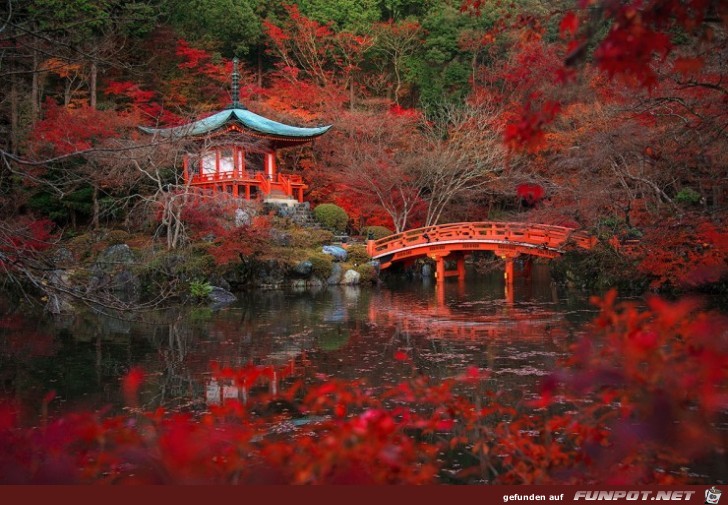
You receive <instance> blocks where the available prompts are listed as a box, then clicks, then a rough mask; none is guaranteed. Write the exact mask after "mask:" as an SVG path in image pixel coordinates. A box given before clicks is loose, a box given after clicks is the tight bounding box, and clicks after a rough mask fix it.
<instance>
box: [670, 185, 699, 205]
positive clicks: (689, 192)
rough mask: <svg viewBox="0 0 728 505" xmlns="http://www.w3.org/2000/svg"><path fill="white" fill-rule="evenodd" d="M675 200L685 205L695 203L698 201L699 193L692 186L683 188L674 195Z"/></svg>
mask: <svg viewBox="0 0 728 505" xmlns="http://www.w3.org/2000/svg"><path fill="white" fill-rule="evenodd" d="M675 201H676V202H677V203H684V204H687V205H696V204H698V203H700V193H698V192H697V191H695V190H694V189H692V188H683V189H681V190H680V191H679V192H678V193H677V195H675Z"/></svg>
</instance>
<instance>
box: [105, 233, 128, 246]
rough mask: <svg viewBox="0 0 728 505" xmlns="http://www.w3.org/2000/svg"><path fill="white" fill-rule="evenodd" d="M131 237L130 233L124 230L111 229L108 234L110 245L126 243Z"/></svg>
mask: <svg viewBox="0 0 728 505" xmlns="http://www.w3.org/2000/svg"><path fill="white" fill-rule="evenodd" d="M129 238H130V235H129V233H127V232H126V231H124V230H111V231H109V232H108V233H107V234H106V237H105V239H106V242H107V243H108V244H109V245H116V244H125V243H126V242H127V241H128V240H129Z"/></svg>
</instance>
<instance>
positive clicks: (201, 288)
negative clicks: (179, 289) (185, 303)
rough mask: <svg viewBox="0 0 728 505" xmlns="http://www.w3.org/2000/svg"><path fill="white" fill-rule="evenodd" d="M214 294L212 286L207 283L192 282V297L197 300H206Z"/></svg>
mask: <svg viewBox="0 0 728 505" xmlns="http://www.w3.org/2000/svg"><path fill="white" fill-rule="evenodd" d="M210 293H212V286H211V285H210V283H209V282H207V281H192V282H190V296H192V298H195V299H197V300H204V299H205V298H207V297H208V295H209V294H210Z"/></svg>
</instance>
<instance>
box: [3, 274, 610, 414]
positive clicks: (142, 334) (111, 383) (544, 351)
mask: <svg viewBox="0 0 728 505" xmlns="http://www.w3.org/2000/svg"><path fill="white" fill-rule="evenodd" d="M508 295H509V296H506V293H505V289H504V282H503V278H502V274H501V273H499V272H492V273H489V274H476V273H474V272H469V274H468V280H467V281H465V282H462V281H461V282H459V281H458V280H457V279H448V280H447V282H445V283H444V285H442V284H441V285H436V284H435V283H434V282H433V281H432V280H428V279H425V280H421V279H420V280H414V281H398V282H392V283H390V284H388V285H386V286H381V287H376V288H359V287H349V286H344V287H340V286H336V287H329V288H324V289H321V290H318V291H300V292H293V291H253V292H247V293H240V294H239V300H238V302H236V303H234V304H231V305H228V306H225V307H222V308H215V307H208V306H195V307H182V308H178V309H175V310H165V311H157V312H148V313H143V314H135V315H131V316H128V315H127V316H121V315H118V314H108V313H104V312H103V311H86V312H82V313H78V314H75V315H73V316H66V317H56V318H52V317H45V316H39V315H38V314H34V313H31V312H27V311H24V310H23V308H22V307H14V308H11V307H9V306H7V305H6V306H5V307H3V309H2V310H3V312H2V313H3V316H2V319H0V385H1V389H0V394H3V395H4V396H5V397H12V398H15V399H16V400H19V401H20V402H21V403H22V404H23V405H24V407H25V412H26V415H27V416H29V417H32V416H33V415H36V414H37V413H38V412H39V409H40V405H41V400H42V398H43V397H44V395H45V394H46V393H47V392H48V391H51V390H53V391H55V393H56V396H55V399H54V401H53V402H52V404H51V412H56V413H61V412H67V411H70V410H74V409H79V408H83V409H91V410H97V409H99V408H101V407H104V406H111V407H112V408H119V407H121V406H122V405H123V400H122V395H121V393H120V379H121V377H122V376H123V375H124V374H125V373H126V372H127V371H128V370H129V369H131V368H132V367H134V366H141V367H143V369H144V370H145V371H146V373H147V374H148V375H147V381H146V384H145V388H144V390H143V400H144V405H143V406H144V407H147V408H155V407H158V406H164V407H167V408H182V407H184V406H190V405H197V404H199V403H205V402H206V401H209V400H210V399H209V398H207V399H206V398H205V384H206V382H207V381H208V380H209V376H210V363H211V362H212V361H215V362H217V363H219V364H220V365H222V366H232V367H241V366H244V365H247V364H250V363H253V364H256V365H285V364H287V363H290V364H291V366H294V367H296V368H297V372H296V373H297V374H301V375H307V374H309V375H314V374H318V376H322V375H325V376H327V377H334V378H340V379H363V380H365V381H367V382H368V383H369V384H372V385H384V384H388V383H396V382H398V381H399V380H401V379H405V378H407V377H410V376H411V375H412V373H413V372H412V366H405V365H404V364H403V363H401V362H400V361H398V360H397V359H396V354H397V352H399V351H401V352H405V353H407V356H408V357H409V358H410V359H411V364H412V365H413V366H414V367H415V368H416V370H417V372H419V373H422V374H425V375H427V376H429V377H431V378H433V379H435V380H437V379H442V378H446V377H451V376H453V375H456V374H459V373H462V372H463V371H464V370H465V369H466V368H468V367H471V366H475V367H478V368H482V369H487V370H489V371H490V372H491V376H492V377H493V378H494V380H496V381H497V382H498V384H499V385H500V387H503V388H509V389H513V390H520V391H523V392H524V394H525V395H535V394H536V393H537V391H538V388H537V385H538V382H539V379H540V377H542V376H543V375H545V374H547V373H548V372H549V371H550V370H552V369H553V367H554V365H555V364H556V362H557V360H558V359H559V358H560V357H562V356H564V355H565V353H566V351H567V349H568V345H569V344H570V342H572V341H573V338H574V335H575V334H576V333H577V332H578V331H580V328H581V326H582V324H583V323H584V322H585V321H587V320H589V319H590V318H591V317H592V316H593V315H594V314H595V312H596V309H595V308H594V307H593V306H591V305H590V304H589V302H588V300H587V298H588V297H587V295H585V294H583V293H564V292H562V291H559V290H557V289H556V287H555V286H554V285H553V284H552V283H551V281H550V277H549V273H548V269H547V268H546V267H545V266H543V265H541V266H537V267H536V268H534V271H533V276H532V280H531V281H530V282H529V281H526V280H524V279H517V280H516V283H515V285H514V289H513V292H512V293H508Z"/></svg>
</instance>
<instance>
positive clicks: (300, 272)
mask: <svg viewBox="0 0 728 505" xmlns="http://www.w3.org/2000/svg"><path fill="white" fill-rule="evenodd" d="M311 272H313V263H311V262H310V261H309V260H305V261H302V262H300V263H299V264H298V265H296V266H295V267H294V268H293V274H294V275H297V276H299V277H309V276H310V275H311Z"/></svg>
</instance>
